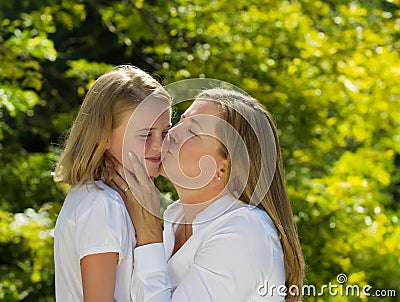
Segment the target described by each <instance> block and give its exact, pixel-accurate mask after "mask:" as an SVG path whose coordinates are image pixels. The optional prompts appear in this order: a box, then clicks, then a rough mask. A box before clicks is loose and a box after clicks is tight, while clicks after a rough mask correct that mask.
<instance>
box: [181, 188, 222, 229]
mask: <svg viewBox="0 0 400 302" xmlns="http://www.w3.org/2000/svg"><path fill="white" fill-rule="evenodd" d="M210 191H212V190H204V189H202V190H184V189H180V188H177V193H178V195H179V199H180V202H181V204H182V205H183V211H184V213H185V223H192V222H193V220H194V219H195V218H196V216H197V214H198V213H200V212H201V211H203V210H204V209H205V208H207V207H208V206H209V205H211V204H212V203H214V202H215V201H216V200H218V199H219V198H221V197H222V196H223V195H225V194H226V192H225V191H220V192H210Z"/></svg>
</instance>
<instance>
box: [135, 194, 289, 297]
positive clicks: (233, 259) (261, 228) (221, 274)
mask: <svg viewBox="0 0 400 302" xmlns="http://www.w3.org/2000/svg"><path fill="white" fill-rule="evenodd" d="M183 218H184V212H183V207H182V204H181V203H180V202H179V201H177V202H175V203H173V204H171V205H170V206H169V207H168V208H167V210H166V211H165V213H164V244H162V243H155V244H149V245H144V246H141V247H137V248H136V249H135V250H134V267H135V269H134V275H133V286H132V298H133V300H134V301H152V302H155V301H157V302H158V301H159V302H165V301H176V302H177V301H179V302H183V301H185V302H194V301H199V302H205V301H218V302H221V301H223V302H224V301H230V302H235V301H238V302H239V301H241V302H242V301H284V298H285V297H284V295H283V294H282V288H283V286H284V284H285V271H284V263H283V252H282V247H281V244H280V240H279V237H278V234H277V231H276V229H275V227H274V224H273V222H272V221H271V219H270V217H269V216H268V214H267V213H266V212H265V211H262V210H260V209H258V208H255V207H253V206H249V205H247V204H245V203H243V202H240V201H239V202H238V201H237V200H236V199H235V198H234V197H232V196H229V195H225V196H224V197H222V198H221V199H219V200H217V201H215V202H214V203H212V204H211V205H210V206H208V207H207V208H206V209H204V210H203V211H202V212H200V213H199V214H198V215H197V216H196V218H195V220H194V221H193V224H192V227H193V234H192V236H191V237H190V238H189V239H188V241H187V242H186V243H185V244H184V245H183V246H182V247H181V248H180V249H179V250H178V251H177V252H176V253H175V254H174V255H173V256H172V257H171V254H172V251H173V248H174V241H175V235H174V232H175V229H176V227H177V224H175V223H174V222H181V221H183ZM167 259H168V260H167ZM278 288H280V289H281V290H280V291H278Z"/></svg>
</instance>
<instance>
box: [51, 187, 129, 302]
mask: <svg viewBox="0 0 400 302" xmlns="http://www.w3.org/2000/svg"><path fill="white" fill-rule="evenodd" d="M96 184H97V185H98V186H99V187H100V188H102V189H103V190H98V189H97V188H96V187H95V186H94V185H92V184H86V185H82V186H73V187H72V188H71V190H70V191H69V193H68V195H67V197H66V199H65V201H64V204H63V206H62V209H61V211H60V214H59V216H58V218H57V223H56V226H55V230H54V263H55V290H56V300H57V301H58V302H70V301H74V302H77V301H83V289H82V277H81V267H80V260H81V259H82V258H83V257H85V256H88V255H92V254H101V253H108V252H114V253H118V254H119V255H118V259H119V260H118V265H117V271H116V284H115V291H114V300H115V301H116V302H128V301H131V299H130V292H131V285H132V271H133V249H134V247H135V245H136V238H135V229H134V228H133V225H132V221H131V219H130V218H129V214H128V211H127V210H126V208H125V204H124V202H123V201H122V199H121V196H120V195H119V194H118V193H117V192H116V191H114V190H113V189H111V188H110V187H108V186H107V185H106V184H104V183H103V182H102V181H96Z"/></svg>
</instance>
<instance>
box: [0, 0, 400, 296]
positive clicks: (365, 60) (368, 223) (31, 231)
mask: <svg viewBox="0 0 400 302" xmlns="http://www.w3.org/2000/svg"><path fill="white" fill-rule="evenodd" d="M399 17H400V1H399V0H386V1H384V0H381V1H377V0H367V1H355V0H354V1H344V0H338V1H333V0H331V1H329V0H324V1H313V0H297V1H296V0H293V1H280V0H276V1H273V0H259V1H255V0H230V1H227V0H215V1H209V0H208V1H203V0H197V1H186V0H170V1H166V0H152V1H134V0H125V1H112V0H111V1H105V0H99V1H96V0H87V1H83V0H19V1H1V2H0V117H1V124H0V164H1V168H0V190H1V191H0V300H1V301H54V265H53V246H52V244H53V237H52V236H53V228H54V224H55V220H56V218H57V214H58V212H59V210H60V208H61V205H62V201H63V199H64V197H65V194H66V192H67V190H68V187H67V186H65V185H60V184H55V183H54V182H53V180H52V177H51V172H52V170H53V169H54V165H55V163H56V161H57V158H58V156H59V153H60V142H61V141H62V137H63V136H65V134H66V131H67V129H68V128H69V127H70V126H71V123H72V121H73V118H74V116H75V114H76V112H77V110H78V108H79V105H80V103H81V101H82V98H83V96H84V95H85V93H86V91H87V90H88V87H90V85H91V84H92V83H93V81H94V79H95V78H96V77H98V76H99V75H100V74H102V73H104V72H106V71H108V70H109V69H110V68H111V67H113V66H115V65H118V64H124V63H130V64H134V65H136V66H138V67H140V68H142V69H144V70H146V71H148V72H150V73H151V74H153V75H154V76H155V77H156V78H157V79H158V80H159V81H160V82H162V83H163V84H168V83H173V82H175V81H178V80H182V79H187V78H196V77H207V78H215V79H220V80H223V81H226V82H230V83H232V84H234V85H236V86H238V87H240V88H242V89H244V90H246V91H247V92H248V93H250V94H251V95H253V96H254V97H256V98H257V99H259V100H260V101H261V102H262V103H263V104H264V105H265V106H266V107H267V108H268V109H269V110H270V111H271V112H272V114H273V116H274V118H275V120H276V122H277V125H278V128H279V135H280V140H281V147H282V151H283V156H284V165H285V170H286V178H287V185H288V189H289V193H290V197H291V200H292V203H293V209H294V213H295V215H296V221H297V224H298V229H299V234H300V238H301V242H302V247H303V250H304V254H305V258H306V262H307V274H306V277H307V279H306V282H305V283H306V284H314V285H315V286H317V287H320V286H322V285H324V284H328V283H329V282H331V283H332V284H338V283H337V280H336V277H337V275H338V274H339V273H344V274H346V275H347V277H348V281H347V283H346V284H345V285H359V286H360V287H362V286H365V285H370V286H371V287H372V290H371V291H370V293H371V296H370V297H356V296H343V295H336V296H333V295H329V294H328V293H327V292H326V294H325V295H323V296H309V297H306V300H307V301H400V223H399V216H400V215H399V214H400V206H399V201H400V169H399V168H400V100H399V97H400V60H399V48H400V42H399V40H400V39H399V38H400V18H399ZM177 113H179V110H178V112H177ZM157 183H158V185H159V187H160V188H161V189H162V190H163V191H164V192H165V193H167V194H169V195H172V197H176V195H175V193H173V192H172V191H171V190H172V189H171V186H170V185H168V183H166V182H165V181H164V180H162V179H159V180H157ZM168 192H170V193H168ZM171 192H172V193H171ZM238 261H243V260H241V259H238ZM376 289H386V290H395V291H396V297H385V298H384V297H373V296H372V294H374V293H375V290H376ZM392 294H393V293H392Z"/></svg>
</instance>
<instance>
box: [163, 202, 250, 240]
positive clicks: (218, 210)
mask: <svg viewBox="0 0 400 302" xmlns="http://www.w3.org/2000/svg"><path fill="white" fill-rule="evenodd" d="M245 205H246V204H245V203H244V202H242V201H240V200H238V199H237V198H235V197H234V196H232V195H230V194H227V195H224V196H222V197H221V198H219V199H217V200H216V201H214V202H213V203H212V204H210V205H209V206H208V207H207V208H205V209H204V210H202V211H201V212H200V213H198V214H197V215H196V218H195V219H194V220H193V223H192V227H193V232H195V231H196V230H198V228H199V227H201V226H203V225H207V224H208V223H210V222H211V221H213V220H214V219H216V218H218V217H219V216H221V215H222V214H225V213H228V212H231V211H233V210H235V209H237V208H240V207H243V206H245ZM183 215H184V211H183V206H182V203H181V202H180V200H177V201H176V202H174V203H172V204H171V205H170V206H169V207H168V208H167V209H166V210H165V213H164V220H165V221H166V222H170V223H176V222H181V221H182V219H183Z"/></svg>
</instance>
